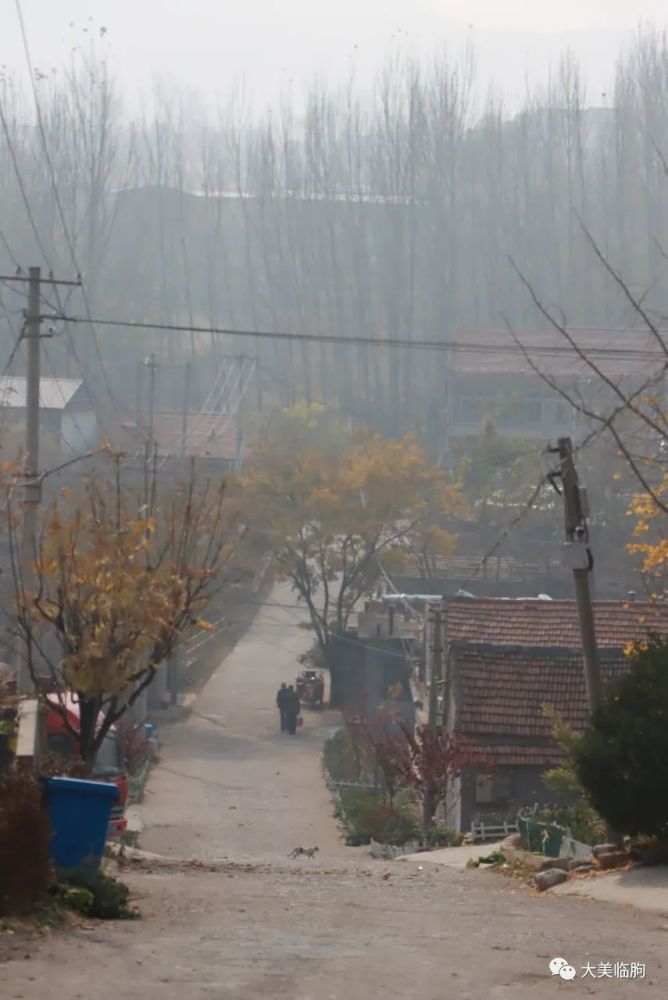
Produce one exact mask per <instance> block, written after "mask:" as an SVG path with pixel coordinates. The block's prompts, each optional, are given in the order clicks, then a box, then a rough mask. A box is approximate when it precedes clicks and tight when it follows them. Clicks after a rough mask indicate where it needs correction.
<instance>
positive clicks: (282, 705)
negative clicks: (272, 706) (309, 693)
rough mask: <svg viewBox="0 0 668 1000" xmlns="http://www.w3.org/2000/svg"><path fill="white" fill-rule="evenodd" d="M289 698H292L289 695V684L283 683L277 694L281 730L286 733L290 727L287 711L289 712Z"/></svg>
mask: <svg viewBox="0 0 668 1000" xmlns="http://www.w3.org/2000/svg"><path fill="white" fill-rule="evenodd" d="M289 700H290V699H289V697H288V686H287V684H285V683H283V684H281V686H280V688H279V689H278V694H277V695H276V705H277V707H278V711H279V714H280V716H281V732H282V733H284V732H285V730H286V729H287V728H288V724H287V715H286V712H287V707H288V701H289Z"/></svg>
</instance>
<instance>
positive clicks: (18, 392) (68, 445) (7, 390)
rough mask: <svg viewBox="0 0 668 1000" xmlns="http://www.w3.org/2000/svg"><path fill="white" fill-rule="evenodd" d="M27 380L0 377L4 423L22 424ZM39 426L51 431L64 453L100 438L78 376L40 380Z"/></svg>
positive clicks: (83, 448) (0, 416) (86, 446)
mask: <svg viewBox="0 0 668 1000" xmlns="http://www.w3.org/2000/svg"><path fill="white" fill-rule="evenodd" d="M27 395H28V380H27V379H26V378H24V377H22V376H14V375H3V376H2V377H1V378H0V407H1V410H0V419H2V421H3V422H4V424H5V426H9V425H11V424H17V425H20V426H21V427H22V428H23V427H25V422H26V402H27ZM39 419H40V430H41V432H42V433H43V434H50V435H52V438H53V439H54V444H55V446H56V447H57V448H60V449H62V450H63V451H64V452H66V453H72V454H75V455H76V454H80V453H82V452H85V451H88V450H89V449H90V448H91V447H93V446H94V445H95V444H96V443H97V441H98V440H99V435H100V428H99V424H98V420H97V416H96V414H95V409H94V407H93V404H92V401H91V397H90V394H89V392H88V390H87V388H86V386H85V384H84V382H83V380H82V379H79V378H49V377H42V378H41V379H40V383H39Z"/></svg>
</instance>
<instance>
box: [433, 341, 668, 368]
mask: <svg viewBox="0 0 668 1000" xmlns="http://www.w3.org/2000/svg"><path fill="white" fill-rule="evenodd" d="M570 333H571V336H572V337H573V339H574V341H575V342H576V343H577V345H578V346H579V347H580V348H582V350H583V351H585V352H586V353H587V354H589V355H590V356H591V358H592V360H593V362H594V363H595V364H596V365H597V367H598V368H599V370H600V371H601V372H602V373H603V374H604V375H606V376H607V377H608V378H623V377H625V376H629V375H635V376H638V375H642V376H645V377H647V376H648V375H651V374H653V373H655V372H657V371H659V369H661V368H662V366H663V363H664V361H665V356H664V353H663V351H662V349H661V346H660V345H659V344H658V343H657V341H656V338H655V337H654V336H653V334H651V333H650V332H649V331H648V330H595V329H582V330H576V329H573V330H571V331H570ZM665 336H666V335H665V333H664V339H665ZM517 338H518V340H519V341H520V343H521V344H522V345H523V346H524V347H525V348H526V351H527V353H528V355H529V357H530V358H531V359H532V360H533V361H534V362H535V364H536V365H537V366H538V367H539V368H540V369H541V371H543V372H546V373H547V374H549V375H552V376H556V377H569V376H571V377H572V376H575V377H580V376H585V377H587V378H598V376H596V375H595V374H594V372H593V371H592V370H591V368H590V367H589V366H588V365H587V363H586V362H585V361H583V360H582V359H581V358H579V357H578V355H577V353H576V351H574V350H573V349H572V348H571V347H570V346H569V344H568V343H567V341H566V340H565V339H564V338H563V337H562V336H561V334H560V333H558V332H557V331H556V330H551V331H550V330H548V331H536V330H530V331H518V333H517ZM454 340H455V341H456V342H458V343H466V344H469V343H470V344H480V345H484V349H480V348H479V349H472V350H471V351H467V350H456V351H453V355H452V361H451V362H450V364H451V366H452V372H453V374H454V375H455V378H456V376H457V375H464V374H466V375H475V376H476V377H479V376H481V375H482V376H484V375H497V376H498V375H512V376H516V375H518V374H521V375H524V374H528V375H534V374H535V373H534V371H533V369H532V368H531V365H530V364H529V362H528V361H527V360H526V358H525V357H524V355H523V354H522V353H521V351H519V350H518V348H517V346H516V344H515V342H514V340H513V338H512V337H511V335H510V334H509V333H508V331H507V330H480V331H467V332H466V333H464V332H458V333H457V334H456V335H455V337H454Z"/></svg>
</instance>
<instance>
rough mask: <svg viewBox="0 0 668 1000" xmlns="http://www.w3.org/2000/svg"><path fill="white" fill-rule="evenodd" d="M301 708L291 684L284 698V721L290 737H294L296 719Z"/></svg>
mask: <svg viewBox="0 0 668 1000" xmlns="http://www.w3.org/2000/svg"><path fill="white" fill-rule="evenodd" d="M300 708H301V702H300V700H299V695H298V694H297V692H296V691H295V689H294V687H293V686H292V684H291V685H290V687H289V688H288V694H287V698H286V709H285V720H286V723H287V727H288V733H289V734H290V736H294V735H295V733H296V732H297V718H298V716H299V710H300Z"/></svg>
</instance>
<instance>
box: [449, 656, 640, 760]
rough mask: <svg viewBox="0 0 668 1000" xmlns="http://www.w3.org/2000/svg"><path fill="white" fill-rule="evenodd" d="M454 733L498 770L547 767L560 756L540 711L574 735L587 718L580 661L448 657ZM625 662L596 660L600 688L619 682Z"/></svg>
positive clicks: (615, 658)
mask: <svg viewBox="0 0 668 1000" xmlns="http://www.w3.org/2000/svg"><path fill="white" fill-rule="evenodd" d="M454 662H455V673H454V684H455V691H456V704H457V706H458V710H457V721H456V726H455V728H456V731H457V732H459V733H462V734H465V735H466V737H467V738H468V740H469V741H470V742H471V743H472V745H473V746H474V747H475V749H476V750H483V751H484V752H485V753H486V754H487V756H489V757H490V758H491V759H492V760H494V761H496V763H498V764H504V763H505V764H523V765H528V764H534V765H537V766H550V765H552V764H554V763H555V762H557V761H558V760H559V759H560V757H561V756H562V754H561V751H560V749H559V747H557V746H555V744H554V742H553V741H552V735H551V731H552V723H551V722H550V720H549V719H548V718H547V717H546V716H545V715H544V713H543V706H544V705H545V704H549V705H552V706H554V708H555V709H556V711H557V712H558V714H559V716H560V717H561V718H562V719H563V720H564V721H565V722H567V723H569V724H570V725H571V726H573V728H574V729H576V730H581V729H583V728H584V726H585V725H586V723H587V720H588V717H589V711H588V705H587V695H586V688H585V681H584V672H583V665H582V658H581V657H580V656H578V655H575V654H569V653H562V654H559V653H554V652H550V651H548V650H545V651H544V652H541V651H540V650H533V651H532V650H514V651H513V650H510V649H505V650H504V649H499V650H486V649H485V650H483V649H481V648H476V647H475V646H467V647H464V648H462V649H461V650H458V651H457V652H456V653H455V656H454ZM629 669H630V660H628V659H627V658H626V657H625V656H623V655H615V654H608V655H607V656H604V657H602V663H601V671H602V675H603V683H604V686H607V685H609V684H610V683H611V681H614V680H616V679H619V678H621V677H623V676H624V674H626V673H627V672H628V670H629Z"/></svg>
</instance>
